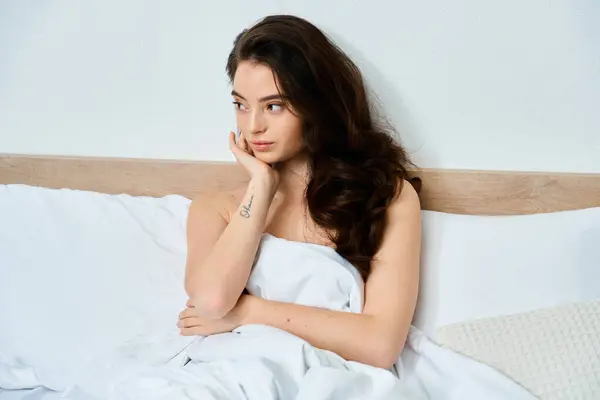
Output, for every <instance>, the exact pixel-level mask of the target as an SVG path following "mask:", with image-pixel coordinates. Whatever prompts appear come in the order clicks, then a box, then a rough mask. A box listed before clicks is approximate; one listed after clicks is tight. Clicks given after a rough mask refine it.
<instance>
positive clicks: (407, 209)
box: [389, 179, 421, 219]
mask: <svg viewBox="0 0 600 400" xmlns="http://www.w3.org/2000/svg"><path fill="white" fill-rule="evenodd" d="M399 186H400V185H399ZM420 214H421V201H420V200H419V194H418V193H417V191H416V190H415V188H414V187H413V185H412V184H411V183H410V182H409V181H407V180H405V179H404V180H403V181H402V184H401V188H400V189H399V193H398V194H397V196H396V198H395V199H394V201H393V202H392V203H391V204H390V207H389V215H390V217H391V218H393V219H395V218H396V217H401V216H405V217H406V216H407V215H416V216H418V215H420Z"/></svg>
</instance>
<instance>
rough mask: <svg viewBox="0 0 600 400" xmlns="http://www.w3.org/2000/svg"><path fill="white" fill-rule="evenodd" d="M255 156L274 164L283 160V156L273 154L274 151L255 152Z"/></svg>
mask: <svg viewBox="0 0 600 400" xmlns="http://www.w3.org/2000/svg"><path fill="white" fill-rule="evenodd" d="M254 157H256V158H257V159H259V160H260V161H262V162H264V163H266V164H274V163H277V162H280V161H281V157H278V156H277V154H273V153H267V152H262V153H258V152H256V153H254Z"/></svg>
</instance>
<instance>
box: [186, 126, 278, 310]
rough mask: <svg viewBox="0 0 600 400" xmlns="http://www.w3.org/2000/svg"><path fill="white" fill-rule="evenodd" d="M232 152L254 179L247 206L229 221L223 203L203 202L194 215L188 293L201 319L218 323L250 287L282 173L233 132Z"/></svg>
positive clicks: (190, 220)
mask: <svg viewBox="0 0 600 400" xmlns="http://www.w3.org/2000/svg"><path fill="white" fill-rule="evenodd" d="M229 148H230V149H231V151H232V152H233V154H234V156H235V157H236V159H237V161H238V163H239V164H240V165H241V166H242V167H244V168H245V169H246V171H247V172H248V173H249V175H250V182H249V184H248V188H247V190H246V193H245V195H244V197H243V200H242V202H241V204H240V205H239V207H238V208H237V210H236V212H234V213H232V215H231V216H229V215H228V213H227V211H226V210H224V207H223V199H216V201H215V199H211V198H208V197H203V198H199V199H198V200H195V201H194V202H193V203H192V205H191V206H190V211H189V214H188V225H187V245H188V247H187V261H186V276H185V290H186V292H187V294H188V296H189V298H190V302H191V304H193V306H194V307H195V309H196V312H197V313H198V315H200V316H203V317H205V318H213V319H215V318H222V317H223V316H225V315H226V314H227V313H228V312H229V311H230V310H231V309H232V308H233V307H234V306H235V305H236V303H237V301H238V299H239V297H240V295H241V293H242V291H243V290H244V287H245V286H246V282H247V281H248V277H249V275H250V271H251V269H252V264H253V262H254V257H255V256H256V251H257V249H258V245H259V243H260V239H261V236H262V234H263V232H264V229H265V221H266V218H267V214H268V212H269V207H270V205H271V201H272V200H273V196H274V195H275V191H276V189H277V184H278V174H277V172H276V171H275V170H274V169H272V168H271V167H270V166H269V165H267V164H265V163H263V162H262V161H259V160H258V159H256V158H255V157H253V156H252V155H251V154H250V153H248V146H247V143H246V140H245V139H244V137H243V135H242V136H240V140H239V142H238V143H236V141H235V135H234V134H233V132H230V134H229Z"/></svg>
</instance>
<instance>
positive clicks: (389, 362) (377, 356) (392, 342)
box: [367, 332, 406, 369]
mask: <svg viewBox="0 0 600 400" xmlns="http://www.w3.org/2000/svg"><path fill="white" fill-rule="evenodd" d="M405 341H406V340H399V339H398V338H397V337H396V332H394V334H391V332H381V333H380V334H378V335H377V337H376V338H373V340H372V341H371V343H372V346H370V349H369V353H368V356H367V357H368V362H367V364H369V365H372V366H374V367H378V368H384V369H390V368H392V367H393V366H394V364H395V363H396V362H397V361H398V358H399V357H400V353H401V352H402V349H403V348H404V343H405ZM400 343H401V344H400Z"/></svg>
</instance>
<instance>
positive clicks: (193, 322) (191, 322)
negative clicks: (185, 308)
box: [177, 317, 202, 328]
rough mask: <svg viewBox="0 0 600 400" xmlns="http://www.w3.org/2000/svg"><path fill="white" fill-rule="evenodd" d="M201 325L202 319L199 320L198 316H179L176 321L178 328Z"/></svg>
mask: <svg viewBox="0 0 600 400" xmlns="http://www.w3.org/2000/svg"><path fill="white" fill-rule="evenodd" d="M201 325H202V321H200V318H198V317H187V318H181V319H180V320H179V322H178V323H177V326H178V327H179V328H191V327H194V326H201Z"/></svg>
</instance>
